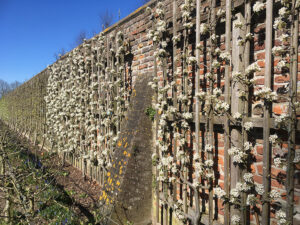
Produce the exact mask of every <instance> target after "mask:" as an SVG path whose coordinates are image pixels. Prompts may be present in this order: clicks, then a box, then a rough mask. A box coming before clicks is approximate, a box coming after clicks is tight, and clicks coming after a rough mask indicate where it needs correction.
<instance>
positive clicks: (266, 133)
mask: <svg viewBox="0 0 300 225" xmlns="http://www.w3.org/2000/svg"><path fill="white" fill-rule="evenodd" d="M272 28H273V0H267V3H266V40H265V46H266V48H265V51H266V54H265V55H266V56H265V57H266V59H265V60H266V63H265V87H267V88H271V78H272V40H273V30H272ZM271 111H272V108H271V104H270V103H269V102H266V101H265V103H264V129H263V139H264V140H263V147H264V151H263V165H264V166H263V185H264V194H263V199H264V200H265V201H264V202H263V206H262V224H265V225H268V224H269V223H270V219H269V218H270V204H269V202H268V200H267V199H268V193H269V191H270V157H271V156H270V153H271V146H270V142H269V137H270V113H271Z"/></svg>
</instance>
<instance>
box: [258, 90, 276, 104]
mask: <svg viewBox="0 0 300 225" xmlns="http://www.w3.org/2000/svg"><path fill="white" fill-rule="evenodd" d="M254 96H255V97H257V98H259V99H263V100H265V101H267V102H272V101H274V100H276V99H277V93H276V92H275V91H272V90H271V89H270V88H268V87H262V88H260V89H259V90H257V91H255V92H254Z"/></svg>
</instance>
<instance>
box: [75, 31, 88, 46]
mask: <svg viewBox="0 0 300 225" xmlns="http://www.w3.org/2000/svg"><path fill="white" fill-rule="evenodd" d="M87 38H88V37H87V33H86V32H85V31H84V30H82V31H80V33H79V34H78V35H77V37H76V39H75V45H76V46H78V45H81V44H82V43H83V42H84V40H85V39H87Z"/></svg>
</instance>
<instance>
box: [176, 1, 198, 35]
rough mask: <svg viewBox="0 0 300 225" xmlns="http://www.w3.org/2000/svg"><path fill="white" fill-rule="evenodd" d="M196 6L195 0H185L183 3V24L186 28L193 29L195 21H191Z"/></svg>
mask: <svg viewBox="0 0 300 225" xmlns="http://www.w3.org/2000/svg"><path fill="white" fill-rule="evenodd" d="M194 7H195V1H194V0H185V1H184V4H182V5H181V7H180V8H181V17H182V19H183V26H184V27H185V28H186V29H191V28H192V27H193V25H194V24H193V23H192V22H191V19H192V17H191V12H192V10H193V9H194Z"/></svg>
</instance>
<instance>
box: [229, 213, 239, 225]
mask: <svg viewBox="0 0 300 225" xmlns="http://www.w3.org/2000/svg"><path fill="white" fill-rule="evenodd" d="M240 222H241V218H240V217H239V216H238V215H233V216H232V217H231V224H232V225H239V224H240Z"/></svg>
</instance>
